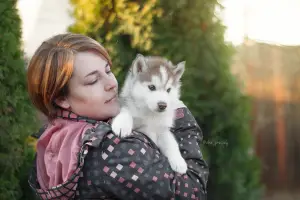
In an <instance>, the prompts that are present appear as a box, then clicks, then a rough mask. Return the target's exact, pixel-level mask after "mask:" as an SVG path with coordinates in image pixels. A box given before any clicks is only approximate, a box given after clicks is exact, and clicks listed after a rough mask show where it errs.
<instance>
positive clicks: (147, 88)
mask: <svg viewBox="0 0 300 200" xmlns="http://www.w3.org/2000/svg"><path fill="white" fill-rule="evenodd" d="M184 70H185V61H183V62H180V63H178V64H177V65H173V64H172V62H171V61H168V60H166V59H164V58H162V57H158V56H155V57H151V56H149V57H144V56H143V55H141V54H138V55H137V57H136V58H135V60H134V61H133V63H132V66H131V76H132V78H133V80H135V81H134V84H133V88H132V91H131V95H132V97H133V98H135V100H136V101H137V102H138V104H140V105H141V104H144V105H143V106H144V107H146V108H148V109H149V110H151V111H153V112H158V113H164V112H166V111H168V110H169V109H174V108H173V105H172V104H173V101H174V100H177V99H178V98H179V96H180V86H181V84H180V78H181V77H182V75H183V73H184Z"/></svg>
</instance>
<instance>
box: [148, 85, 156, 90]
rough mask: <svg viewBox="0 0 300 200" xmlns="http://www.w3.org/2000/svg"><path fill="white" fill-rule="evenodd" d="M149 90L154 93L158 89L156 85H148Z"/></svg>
mask: <svg viewBox="0 0 300 200" xmlns="http://www.w3.org/2000/svg"><path fill="white" fill-rule="evenodd" d="M148 88H149V90H151V91H154V90H155V89H156V87H155V86H154V85H148Z"/></svg>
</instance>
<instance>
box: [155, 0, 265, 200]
mask: <svg viewBox="0 0 300 200" xmlns="http://www.w3.org/2000/svg"><path fill="white" fill-rule="evenodd" d="M220 6H221V5H219V4H218V2H217V1H213V0H211V1H207V0H190V1H184V0H183V1H178V3H177V4H176V3H175V2H174V1H171V0H165V1H161V4H160V7H161V8H163V10H164V13H163V16H162V17H161V18H160V19H157V21H156V22H155V24H154V30H155V33H156V36H157V37H155V38H154V40H153V46H154V47H155V50H156V52H157V53H158V54H162V55H164V56H166V57H168V58H170V59H171V60H173V61H176V62H179V61H181V60H186V63H187V70H186V72H185V75H184V77H183V80H182V81H183V87H182V90H183V91H184V92H183V95H182V99H183V101H184V102H185V103H186V104H187V105H188V107H189V108H190V109H191V110H192V111H193V113H194V115H195V117H196V118H197V120H198V121H199V123H200V125H201V127H202V129H203V132H204V134H205V137H204V151H205V153H206V155H207V156H206V157H207V161H208V163H209V167H210V176H209V183H208V199H209V200H218V199H230V200H240V199H243V200H257V199H260V197H261V196H260V195H261V189H262V187H261V185H260V163H259V161H258V159H257V158H256V157H255V156H253V155H251V154H249V152H250V151H251V148H252V147H253V141H252V136H251V133H250V127H249V122H250V108H249V102H248V98H247V97H246V96H245V95H244V94H243V93H242V92H241V90H240V88H239V86H238V84H237V82H236V80H235V79H234V77H233V76H232V75H231V72H230V62H231V56H232V54H233V47H232V46H231V45H230V44H226V43H225V42H224V33H225V29H226V27H224V26H223V25H222V23H221V21H220V19H219V18H218V17H217V16H216V14H215V13H216V12H215V10H216V7H220ZM220 9H221V8H220ZM166 30H167V31H166Z"/></svg>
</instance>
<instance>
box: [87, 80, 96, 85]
mask: <svg viewBox="0 0 300 200" xmlns="http://www.w3.org/2000/svg"><path fill="white" fill-rule="evenodd" d="M97 81H98V79H96V80H94V81H92V82H89V83H88V85H94V84H95V83H97Z"/></svg>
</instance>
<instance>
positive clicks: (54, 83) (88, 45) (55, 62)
mask: <svg viewBox="0 0 300 200" xmlns="http://www.w3.org/2000/svg"><path fill="white" fill-rule="evenodd" d="M86 51H91V52H94V53H96V54H98V55H99V56H101V57H102V58H103V59H105V60H107V61H108V63H109V64H110V66H111V65H112V63H111V59H110V57H109V55H108V53H107V51H106V50H105V48H104V47H103V46H101V45H100V44H99V43H98V42H96V41H95V40H93V39H92V38H89V37H87V36H84V35H80V34H72V33H66V34H59V35H56V36H54V37H52V38H50V39H48V40H46V41H44V42H43V43H42V44H41V46H40V47H39V48H38V49H37V50H36V52H35V53H34V55H33V57H32V58H31V60H30V62H29V65H28V73H27V84H28V85H27V86H28V92H29V96H30V98H31V101H32V103H33V104H34V105H35V106H36V107H37V108H38V109H39V110H40V111H41V112H42V113H43V114H45V115H46V116H47V117H48V119H49V120H52V119H53V118H54V117H55V115H56V105H55V103H54V100H55V99H57V98H59V97H62V96H66V95H68V82H69V80H70V78H71V76H72V74H73V70H74V59H75V56H76V53H78V52H86Z"/></svg>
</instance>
